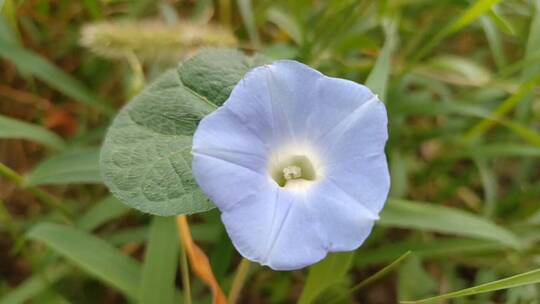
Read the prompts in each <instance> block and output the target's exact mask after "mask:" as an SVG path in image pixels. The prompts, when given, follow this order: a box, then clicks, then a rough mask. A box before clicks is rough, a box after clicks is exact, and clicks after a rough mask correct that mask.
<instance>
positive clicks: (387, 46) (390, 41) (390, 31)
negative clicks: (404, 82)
mask: <svg viewBox="0 0 540 304" xmlns="http://www.w3.org/2000/svg"><path fill="white" fill-rule="evenodd" d="M397 23H398V21H397V20H395V19H394V20H391V21H390V22H388V23H387V25H386V26H385V32H386V40H385V43H384V47H383V48H382V50H381V54H380V55H379V56H378V57H377V61H376V62H375V65H374V66H373V69H372V70H371V73H370V74H369V76H368V78H367V80H366V86H367V87H368V88H370V89H371V90H372V91H373V92H374V93H375V94H378V95H379V97H380V99H381V100H382V101H384V100H385V99H386V87H387V84H388V79H389V78H390V67H391V59H392V54H393V53H394V50H395V48H396V44H397Z"/></svg>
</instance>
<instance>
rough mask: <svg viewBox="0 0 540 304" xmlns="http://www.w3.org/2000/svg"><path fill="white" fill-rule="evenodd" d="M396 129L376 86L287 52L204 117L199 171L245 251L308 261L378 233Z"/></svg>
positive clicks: (280, 262)
mask: <svg viewBox="0 0 540 304" xmlns="http://www.w3.org/2000/svg"><path fill="white" fill-rule="evenodd" d="M387 138H388V131H387V115H386V109H385V107H384V104H383V103H382V102H381V101H379V99H378V98H377V96H376V95H374V94H373V93H372V92H371V91H370V90H369V89H368V88H367V87H365V86H363V85H360V84H357V83H354V82H352V81H348V80H344V79H338V78H332V77H327V76H325V75H323V74H321V73H320V72H318V71H316V70H314V69H312V68H310V67H308V66H306V65H304V64H301V63H299V62H296V61H290V60H281V61H277V62H274V63H273V64H271V65H266V66H262V67H258V68H256V69H254V70H252V71H251V72H249V73H248V74H247V75H246V76H245V77H244V79H242V80H241V81H240V82H239V83H238V84H237V85H236V87H235V88H234V89H233V91H232V93H231V95H230V97H229V99H228V100H227V101H226V102H225V103H224V104H223V106H222V107H220V108H219V109H218V110H216V111H215V112H213V113H212V114H210V115H208V116H206V117H205V118H204V119H203V120H202V121H201V122H200V124H199V126H198V128H197V131H196V132H195V135H194V138H193V174H194V176H195V179H196V180H197V183H198V184H199V186H200V187H201V188H202V189H203V191H204V192H205V193H206V194H207V195H208V196H209V197H210V199H211V200H212V201H213V202H214V203H215V204H216V206H217V207H218V208H219V210H220V211H221V212H222V214H221V218H222V221H223V223H224V225H225V228H226V230H227V233H228V234H229V236H230V238H231V240H232V242H233V244H234V246H235V247H236V249H237V250H238V251H239V252H240V253H241V254H242V255H243V256H244V257H246V258H247V259H250V260H253V261H257V262H259V263H261V264H263V265H267V266H269V267H270V268H272V269H275V270H293V269H299V268H302V267H305V266H307V265H311V264H313V263H316V262H318V261H320V260H321V259H323V258H324V257H325V256H326V254H327V253H328V252H335V251H350V250H354V249H356V248H358V247H359V246H360V245H361V244H362V243H363V242H364V240H365V239H366V238H367V236H368V235H369V234H370V232H371V229H372V227H373V223H374V221H376V220H377V219H378V214H379V212H380V211H381V209H382V208H383V205H384V202H385V201H386V198H387V195H388V190H389V187H390V178H389V173H388V164H387V161H386V156H385V154H384V146H385V143H386V140H387Z"/></svg>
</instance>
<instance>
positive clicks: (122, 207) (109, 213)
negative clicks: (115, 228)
mask: <svg viewBox="0 0 540 304" xmlns="http://www.w3.org/2000/svg"><path fill="white" fill-rule="evenodd" d="M131 210H132V209H131V208H129V207H128V206H127V205H126V204H124V203H122V202H120V201H119V200H117V199H116V198H114V197H113V196H108V197H106V198H104V199H102V200H101V201H99V202H97V203H94V204H93V205H92V207H91V208H90V209H89V210H88V211H86V213H85V214H83V215H82V216H81V217H80V218H79V220H78V221H77V226H78V227H79V228H81V229H83V230H85V231H92V230H94V229H96V228H98V227H99V226H101V225H103V224H104V223H106V222H108V221H110V220H112V219H115V218H117V217H120V216H122V215H125V214H127V213H128V212H129V211H131Z"/></svg>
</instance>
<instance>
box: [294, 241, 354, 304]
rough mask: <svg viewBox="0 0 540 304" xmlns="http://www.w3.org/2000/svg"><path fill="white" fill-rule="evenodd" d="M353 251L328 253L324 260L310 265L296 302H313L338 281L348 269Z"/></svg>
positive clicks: (303, 303)
mask: <svg viewBox="0 0 540 304" xmlns="http://www.w3.org/2000/svg"><path fill="white" fill-rule="evenodd" d="M352 259H353V252H339V253H330V254H329V255H328V256H327V257H326V258H325V259H324V260H322V261H321V262H319V263H317V264H315V265H314V266H311V268H310V269H309V274H308V277H307V280H306V283H305V285H304V289H303V290H302V294H301V295H300V299H299V300H298V304H309V303H313V301H314V300H315V299H317V297H318V296H320V295H321V294H322V293H323V292H324V291H325V290H326V289H328V288H329V287H331V286H332V285H334V284H337V283H339V282H340V280H341V279H342V278H343V276H344V275H345V274H346V273H347V271H348V270H349V268H350V266H351V264H352Z"/></svg>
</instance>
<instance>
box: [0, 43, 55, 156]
mask: <svg viewBox="0 0 540 304" xmlns="http://www.w3.org/2000/svg"><path fill="white" fill-rule="evenodd" d="M0 52H1V51H0ZM8 138H13V139H27V140H31V141H35V142H39V143H41V144H44V145H46V146H48V147H50V148H52V149H56V150H60V149H62V148H64V146H65V143H64V141H63V140H62V138H61V137H60V136H58V135H56V134H55V133H53V132H51V131H49V130H47V129H45V128H43V127H41V126H38V125H34V124H30V123H27V122H24V121H20V120H17V119H13V118H10V117H6V116H3V115H0V139H8Z"/></svg>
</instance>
